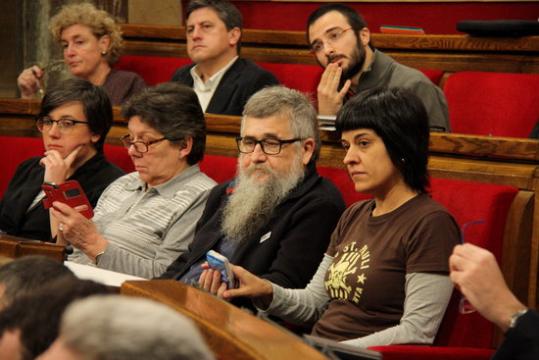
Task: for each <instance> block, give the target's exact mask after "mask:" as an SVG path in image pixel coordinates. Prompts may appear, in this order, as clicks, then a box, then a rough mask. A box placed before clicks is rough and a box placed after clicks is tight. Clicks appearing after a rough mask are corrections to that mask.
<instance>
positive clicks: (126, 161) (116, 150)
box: [103, 144, 135, 174]
mask: <svg viewBox="0 0 539 360" xmlns="http://www.w3.org/2000/svg"><path fill="white" fill-rule="evenodd" d="M103 150H104V152H105V157H106V158H107V160H108V161H110V162H111V163H113V164H114V165H116V166H118V167H119V168H120V169H122V170H123V171H124V172H125V173H126V174H128V173H130V172H133V171H135V166H134V165H133V161H131V158H130V157H129V155H128V154H127V149H126V148H125V147H123V146H120V145H109V144H105V148H104V149H103Z"/></svg>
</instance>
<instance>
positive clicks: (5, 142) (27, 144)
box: [0, 136, 45, 198]
mask: <svg viewBox="0 0 539 360" xmlns="http://www.w3.org/2000/svg"><path fill="white" fill-rule="evenodd" d="M44 151H45V149H44V148H43V140H42V139H41V137H21V136H0V153H1V154H2V162H1V164H2V167H1V169H0V198H1V197H2V196H3V195H4V191H6V188H7V186H8V184H9V181H10V180H11V178H12V177H13V175H14V174H15V170H17V167H18V166H19V165H20V164H21V163H22V162H23V161H24V160H27V159H29V158H31V157H34V156H40V155H43V152H44Z"/></svg>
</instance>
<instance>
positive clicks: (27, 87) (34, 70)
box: [17, 65, 45, 99]
mask: <svg viewBox="0 0 539 360" xmlns="http://www.w3.org/2000/svg"><path fill="white" fill-rule="evenodd" d="M44 74H45V73H44V71H43V69H41V68H40V67H39V66H37V65H34V66H32V67H29V68H28V69H24V70H23V71H22V72H21V73H20V74H19V77H18V78H17V86H18V87H19V90H20V91H21V97H22V98H23V99H29V98H31V97H33V96H34V95H35V93H36V92H38V91H39V89H41V84H40V80H41V79H42V78H43V75H44Z"/></svg>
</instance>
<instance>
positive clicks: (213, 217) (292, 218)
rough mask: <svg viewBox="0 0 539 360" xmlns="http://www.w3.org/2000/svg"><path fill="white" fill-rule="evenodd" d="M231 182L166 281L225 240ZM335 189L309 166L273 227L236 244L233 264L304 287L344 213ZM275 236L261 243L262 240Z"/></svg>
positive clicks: (215, 195)
mask: <svg viewBox="0 0 539 360" xmlns="http://www.w3.org/2000/svg"><path fill="white" fill-rule="evenodd" d="M231 183H232V182H227V183H224V184H221V185H218V186H216V187H215V188H214V189H213V190H212V191H211V193H210V196H209V199H208V202H207V203H206V208H205V209H204V213H203V214H202V217H201V218H200V220H199V222H198V224H197V229H196V233H195V239H194V240H193V242H192V243H191V245H190V246H189V250H188V251H187V252H185V253H184V254H182V255H181V256H180V257H179V258H178V259H177V260H176V261H174V262H173V263H172V264H171V265H170V266H169V268H168V269H167V271H166V272H165V273H164V274H163V275H162V277H163V278H175V279H179V278H180V277H181V276H182V275H183V274H185V273H186V272H187V271H189V269H190V267H191V265H193V264H195V263H196V262H197V261H199V260H200V259H201V258H203V257H204V256H205V255H206V252H208V251H209V250H211V249H212V248H213V247H214V246H215V245H216V244H217V242H218V241H219V240H220V239H221V238H222V237H223V234H222V233H221V226H220V224H221V216H222V215H221V212H222V209H223V207H224V205H225V204H226V202H227V199H228V195H227V189H229V187H230V186H231ZM344 207H345V205H344V201H343V199H342V196H341V194H340V192H339V190H337V188H336V187H335V186H334V185H333V184H332V183H331V182H329V181H328V180H326V179H323V178H322V177H320V176H319V175H318V174H317V172H316V170H315V169H314V166H310V167H309V170H308V171H307V174H306V177H305V179H304V180H303V182H302V183H301V184H299V185H298V186H297V187H296V188H295V189H294V190H293V191H292V192H291V193H290V195H289V196H288V197H287V198H286V199H285V200H284V201H283V202H282V203H281V204H280V205H278V206H277V208H276V209H275V211H274V213H273V216H272V218H271V219H270V221H269V223H268V224H267V225H266V226H264V227H263V228H262V229H261V230H260V231H259V232H258V233H257V234H256V235H255V236H253V238H252V239H249V240H248V241H244V242H243V243H241V244H240V245H238V247H237V249H236V251H235V252H234V255H233V256H232V258H231V259H230V262H231V263H233V264H236V265H241V266H243V267H244V268H245V269H247V270H248V271H250V272H252V273H254V274H255V275H258V276H261V277H263V278H265V279H268V280H270V281H271V282H274V283H276V284H278V285H281V286H284V287H287V288H303V287H305V285H306V284H307V283H308V282H309V281H310V280H311V277H312V276H313V274H314V272H315V271H316V269H317V268H318V265H319V264H320V261H321V260H322V256H323V254H324V252H325V251H326V249H327V246H328V244H329V240H330V236H331V233H332V232H333V229H334V228H335V226H336V224H337V221H338V220H339V218H340V216H341V213H342V212H343V210H344ZM269 231H271V236H270V237H269V238H268V239H267V240H265V241H263V242H262V243H261V242H260V239H261V237H262V236H263V235H265V234H267V233H268V232H269Z"/></svg>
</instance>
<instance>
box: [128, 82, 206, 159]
mask: <svg viewBox="0 0 539 360" xmlns="http://www.w3.org/2000/svg"><path fill="white" fill-rule="evenodd" d="M122 115H123V116H124V117H125V118H126V119H127V120H129V119H130V118H132V117H133V116H139V117H140V120H141V121H142V122H143V123H145V124H146V125H148V126H150V127H152V128H153V129H155V130H157V131H159V132H160V133H161V134H163V136H165V137H166V138H167V139H168V140H169V141H171V142H172V143H175V144H178V145H180V146H183V144H184V142H185V140H187V139H188V138H189V137H190V138H192V139H193V146H192V149H191V152H190V153H189V155H188V156H187V162H188V164H189V165H193V164H196V163H198V162H199V161H201V160H202V158H203V157H204V149H205V147H206V121H205V119H204V113H203V112H202V108H201V107H200V103H199V101H198V97H197V95H196V93H195V91H194V90H193V89H192V88H191V87H188V86H185V85H181V84H178V83H175V82H169V83H163V84H160V85H157V86H154V87H149V88H146V89H144V90H142V91H141V92H139V93H138V94H136V95H134V96H133V97H131V99H129V101H127V102H126V103H125V104H124V105H123V107H122Z"/></svg>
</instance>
